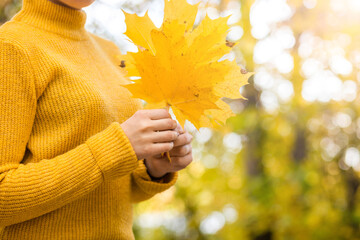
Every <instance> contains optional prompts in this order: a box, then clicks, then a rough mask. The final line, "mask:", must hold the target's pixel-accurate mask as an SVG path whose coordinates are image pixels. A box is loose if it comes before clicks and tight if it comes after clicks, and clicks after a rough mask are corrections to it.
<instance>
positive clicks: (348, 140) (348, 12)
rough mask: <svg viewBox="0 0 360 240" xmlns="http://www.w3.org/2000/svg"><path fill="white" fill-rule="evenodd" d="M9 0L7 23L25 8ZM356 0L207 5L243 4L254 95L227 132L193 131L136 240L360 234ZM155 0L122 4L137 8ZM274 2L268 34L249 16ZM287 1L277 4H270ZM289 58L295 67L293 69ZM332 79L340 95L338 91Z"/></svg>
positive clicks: (238, 52)
mask: <svg viewBox="0 0 360 240" xmlns="http://www.w3.org/2000/svg"><path fill="white" fill-rule="evenodd" d="M3 1H4V0H3ZM5 1H6V2H4V3H5V4H4V3H0V19H1V21H2V22H4V20H6V19H9V17H10V16H12V15H13V13H14V12H15V11H17V10H18V7H19V2H18V1H12V0H5ZM356 1H357V0H344V1H339V0H329V1H327V0H317V1H316V0H288V1H286V0H256V1H255V0H222V1H220V0H219V1H206V4H203V5H202V7H203V12H204V11H205V10H206V11H208V12H212V13H214V12H217V13H218V14H221V13H222V12H224V13H225V12H226V11H228V10H229V8H234V7H236V6H238V5H239V3H240V5H239V6H240V8H239V11H241V15H240V14H239V16H240V17H239V19H238V22H237V21H236V22H237V24H238V25H239V26H241V27H242V30H243V32H242V36H241V38H240V40H239V43H238V44H237V46H236V47H235V50H234V55H235V56H236V59H237V61H238V63H239V64H240V65H242V66H243V67H246V68H247V69H248V70H249V71H255V72H257V73H258V74H257V75H256V76H255V77H254V78H253V79H251V83H250V84H249V85H247V86H246V87H245V88H244V89H243V94H244V95H245V96H246V97H247V99H248V100H247V101H243V100H241V101H238V100H236V101H229V103H230V104H231V106H232V107H233V109H234V111H237V113H238V115H237V116H236V117H233V118H231V119H229V121H228V124H227V125H226V126H224V128H223V129H221V130H220V131H212V130H210V129H201V131H200V132H193V133H194V135H195V136H196V137H195V140H194V142H193V154H194V159H195V160H194V162H193V163H192V164H191V165H190V166H189V167H188V168H187V169H186V170H183V171H181V172H180V178H179V180H178V182H177V184H176V187H173V188H171V189H169V190H168V191H166V192H164V193H161V194H158V195H156V196H155V197H154V198H152V199H151V200H149V201H146V202H143V203H140V204H138V205H136V206H135V207H134V212H135V219H134V232H135V236H136V239H139V240H140V239H146V240H150V239H156V240H161V239H164V240H165V239H166V240H171V239H173V240H175V239H176V240H180V239H189V240H191V239H209V240H212V239H214V240H215V239H227V240H232V239H234V240H238V239H244V240H246V239H249V240H250V239H251V240H270V239H294V240H296V239H299V240H300V239H316V240H317V239H319V240H321V239H340V240H341V239H351V240H353V239H360V205H359V200H360V199H359V190H358V188H359V183H360V179H359V177H360V175H359V173H360V153H359V150H358V149H359V148H360V144H359V139H360V118H359V110H358V109H359V107H358V102H359V96H358V94H357V92H358V89H359V82H360V44H359V43H360V14H359V9H357V10H356V11H355V10H354V11H353V9H352V7H351V6H352V5H351V4H350V3H355V2H356ZM102 2H104V4H106V1H104V0H102ZM151 2H155V1H154V0H153V1H145V0H144V1H123V3H122V4H125V8H127V9H131V10H133V11H136V12H139V11H142V10H143V9H144V8H147V7H148V6H149V3H151ZM193 2H194V1H193ZM265 3H268V4H269V5H268V6H269V9H267V11H265V12H264V13H263V14H264V15H263V16H261V17H262V18H263V19H266V18H268V20H269V23H268V24H267V25H266V24H265V25H263V26H260V27H263V28H264V27H265V29H266V27H267V28H268V30H267V31H263V32H262V33H263V34H259V33H256V31H255V30H256V29H255V23H254V21H255V20H254V19H253V17H252V16H253V15H255V13H254V12H255V11H256V5H259V4H265ZM279 4H280V5H281V4H282V5H281V6H282V8H281V9H280V10H279V9H277V11H279V12H276V11H275V10H276V9H275V10H274V9H273V8H272V6H276V5H279ZM121 6H123V5H121V4H119V7H121ZM356 6H358V5H356ZM4 7H5V8H4ZM272 11H275V12H274V13H273V14H275V15H274V16H280V15H282V14H283V13H284V12H286V11H289V14H288V16H287V17H284V18H282V19H281V18H279V17H278V18H277V19H276V18H275V20H274V16H273V17H272V18H271V17H269V16H268V15H267V14H271V12H272ZM284 29H285V30H284ZM289 29H290V40H289V34H288V35H286V34H285V35H283V36H284V38H285V37H287V38H288V41H285V40H284V38H282V37H280V39H279V38H276V37H277V36H278V35H279V30H281V31H282V32H284V31H285V32H289ZM260 32H261V31H260ZM264 32H265V33H264ZM254 36H255V37H256V38H255V37H254ZM272 38H274V39H275V42H282V41H284V43H282V44H285V45H286V44H288V43H289V42H292V40H291V39H292V38H293V40H294V41H293V43H292V44H290V45H289V44H288V45H289V46H287V47H284V48H283V49H282V53H284V54H285V55H286V54H287V55H286V56H291V58H285V59H286V60H288V61H278V60H277V59H276V58H275V60H274V59H272V58H268V59H267V60H266V61H263V59H264V58H265V57H266V56H268V55H266V54H265V55H264V54H261V53H262V52H264V53H266V52H267V51H271V50H273V49H272V45H266V43H268V42H269V41H272V40H271V39H272ZM273 42H274V41H273ZM261 44H263V45H264V44H265V45H264V46H265V47H263V48H261ZM274 48H276V46H274ZM257 54H258V55H257ZM264 56H265V57H264ZM334 56H342V57H343V58H344V59H346V60H345V63H344V60H342V61H339V60H338V58H334ZM330 59H332V60H331V61H330ZM289 62H291V64H290V66H291V68H290V70H287V69H284V68H283V67H284V66H286V65H288V63H289ZM349 63H350V65H351V68H350V70H349ZM312 67H313V68H312ZM339 67H340V68H339ZM309 69H310V70H309ZM344 69H345V70H346V69H347V70H346V71H345V70H344ZM314 72H319V74H322V73H324V74H327V75H326V76H329V78H325V81H324V82H322V85H316V84H315V85H313V87H312V88H310V90H311V89H313V90H314V93H313V94H312V92H310V93H308V92H306V91H305V90H304V89H305V88H306V85H307V84H310V83H311V81H310V80H311V79H312V80H316V79H317V78H319V77H317V76H321V75H315V77H314V74H315V73H314ZM264 73H265V74H264ZM264 76H265V77H264ZM266 76H267V77H266ZM269 76H270V77H269ZM264 79H265V80H264ZM266 79H268V80H266ZM269 79H270V80H269ZM334 79H335V80H334ZM334 82H335V83H336V84H335V90H336V91H334V87H333V88H332V90H331V91H330V92H329V90H328V88H329V87H331V83H334ZM339 82H340V84H339ZM278 83H280V84H278ZM284 86H286V87H285V88H284ZM316 94H318V95H319V94H320V95H319V96H317V97H316V96H315V95H316ZM321 94H322V95H321ZM329 94H330V95H329ZM331 94H332V95H331ZM339 94H340V95H339ZM354 94H355V95H354ZM284 96H287V97H285V98H284ZM324 96H325V97H324Z"/></svg>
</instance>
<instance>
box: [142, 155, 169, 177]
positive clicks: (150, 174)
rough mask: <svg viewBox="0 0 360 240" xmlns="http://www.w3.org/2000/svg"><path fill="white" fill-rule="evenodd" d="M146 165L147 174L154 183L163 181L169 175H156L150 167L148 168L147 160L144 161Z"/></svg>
mask: <svg viewBox="0 0 360 240" xmlns="http://www.w3.org/2000/svg"><path fill="white" fill-rule="evenodd" d="M144 165H145V167H146V172H147V174H148V175H149V177H150V178H151V180H152V181H160V180H162V179H163V178H164V177H165V176H166V174H167V173H163V174H161V173H160V174H154V173H152V171H151V170H150V168H149V166H148V163H147V161H146V159H144Z"/></svg>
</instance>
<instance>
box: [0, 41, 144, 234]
mask: <svg viewBox="0 0 360 240" xmlns="http://www.w3.org/2000/svg"><path fill="white" fill-rule="evenodd" d="M0 102H1V105H0V113H1V114H0V228H1V227H4V226H8V225H12V224H16V223H19V222H23V221H26V220H29V219H32V218H35V217H38V216H41V215H43V214H45V213H48V212H51V211H53V210H56V209H58V208H60V207H62V206H64V205H66V204H68V203H70V202H72V201H74V200H76V199H78V198H80V197H82V196H84V195H86V194H88V193H90V192H91V191H93V190H94V189H95V188H97V187H98V186H99V185H100V184H101V183H102V182H103V181H106V180H110V179H114V178H117V177H121V176H124V175H128V174H130V173H131V172H132V171H133V170H134V169H136V167H137V166H138V159H137V157H136V154H135V152H134V150H133V148H132V146H131V144H130V142H129V139H128V138H127V136H126V135H125V133H124V132H123V130H122V128H121V126H120V123H118V122H113V123H112V124H110V125H109V126H108V127H107V128H105V129H104V130H103V131H101V132H99V133H97V134H95V135H93V136H91V137H90V138H88V139H87V140H86V141H85V142H84V143H83V144H80V145H79V146H77V147H75V148H73V149H72V150H70V151H68V152H66V153H64V154H61V155H58V156H56V157H54V158H52V159H42V160H41V161H39V162H36V163H28V164H22V163H21V161H22V159H23V157H24V154H25V151H26V146H27V142H28V140H29V136H30V133H31V130H32V125H33V122H34V118H35V111H36V103H37V99H36V90H35V80H34V72H33V70H32V68H31V62H30V61H29V59H28V55H27V54H26V51H25V50H24V49H23V48H22V47H21V46H20V45H18V44H15V43H10V42H7V40H1V39H0Z"/></svg>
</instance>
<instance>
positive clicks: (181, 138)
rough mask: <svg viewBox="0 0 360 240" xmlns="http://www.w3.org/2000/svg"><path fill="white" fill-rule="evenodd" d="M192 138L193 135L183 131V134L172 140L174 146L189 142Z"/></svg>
mask: <svg viewBox="0 0 360 240" xmlns="http://www.w3.org/2000/svg"><path fill="white" fill-rule="evenodd" d="M192 139H193V136H192V135H191V134H190V133H188V132H185V133H184V134H181V135H180V136H179V137H178V138H177V139H176V140H175V141H174V147H178V146H182V145H186V144H189V143H191V141H192Z"/></svg>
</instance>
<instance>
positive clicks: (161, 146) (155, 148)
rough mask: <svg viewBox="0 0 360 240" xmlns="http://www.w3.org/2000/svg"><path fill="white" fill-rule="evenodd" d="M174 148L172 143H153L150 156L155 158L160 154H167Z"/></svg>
mask: <svg viewBox="0 0 360 240" xmlns="http://www.w3.org/2000/svg"><path fill="white" fill-rule="evenodd" d="M173 147H174V143H173V142H165V143H154V144H152V145H151V147H150V151H151V154H150V155H151V156H155V155H158V154H161V153H163V152H169V151H171V149H172V148H173Z"/></svg>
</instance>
